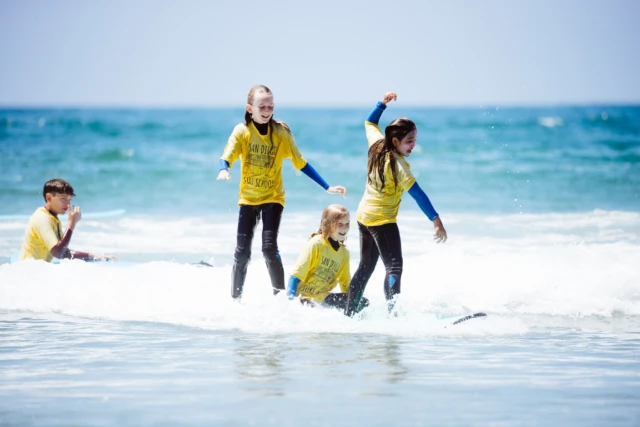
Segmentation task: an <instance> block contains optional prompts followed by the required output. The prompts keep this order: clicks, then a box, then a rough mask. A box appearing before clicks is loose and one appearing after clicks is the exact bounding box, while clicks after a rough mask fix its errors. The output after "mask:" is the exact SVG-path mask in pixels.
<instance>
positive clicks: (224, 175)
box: [217, 169, 231, 181]
mask: <svg viewBox="0 0 640 427" xmlns="http://www.w3.org/2000/svg"><path fill="white" fill-rule="evenodd" d="M222 179H226V180H227V181H231V175H230V174H229V171H228V170H226V169H220V172H219V173H218V178H217V180H218V181H220V180H222Z"/></svg>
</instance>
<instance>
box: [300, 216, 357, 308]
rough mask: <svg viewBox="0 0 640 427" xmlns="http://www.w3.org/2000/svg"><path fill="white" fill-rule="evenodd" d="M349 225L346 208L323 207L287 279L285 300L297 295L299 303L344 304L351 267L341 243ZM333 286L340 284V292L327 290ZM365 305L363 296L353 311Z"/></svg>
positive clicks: (345, 236) (341, 305) (334, 305)
mask: <svg viewBox="0 0 640 427" xmlns="http://www.w3.org/2000/svg"><path fill="white" fill-rule="evenodd" d="M349 225H350V224H349V211H348V210H347V208H345V207H344V206H340V205H329V206H327V207H326V208H325V209H324V211H323V212H322V219H321V220H320V227H319V229H318V231H317V232H316V233H313V234H312V235H311V238H310V239H309V240H308V241H307V243H306V244H305V246H304V248H303V250H302V253H301V254H300V256H299V257H298V262H297V263H296V266H295V267H294V269H293V272H292V273H291V277H290V278H289V284H288V286H287V296H288V297H289V299H293V298H295V297H296V296H298V297H300V300H301V301H302V302H303V303H309V304H312V305H315V304H320V305H323V306H328V307H336V308H340V309H344V308H345V307H346V303H347V292H348V291H349V283H350V281H351V269H350V265H349V262H350V259H349V251H348V250H347V248H346V247H345V245H344V242H345V240H346V238H347V233H348V232H349ZM336 285H340V291H341V292H339V293H331V290H333V288H335V287H336ZM367 305H368V301H367V300H366V298H363V299H362V301H361V303H360V304H359V306H358V310H357V311H359V310H361V309H362V308H364V307H366V306H367Z"/></svg>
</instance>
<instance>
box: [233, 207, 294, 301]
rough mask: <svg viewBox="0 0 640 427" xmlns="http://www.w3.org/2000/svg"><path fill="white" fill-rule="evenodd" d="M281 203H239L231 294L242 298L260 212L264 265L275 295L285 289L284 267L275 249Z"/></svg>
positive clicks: (280, 216)
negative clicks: (251, 204)
mask: <svg viewBox="0 0 640 427" xmlns="http://www.w3.org/2000/svg"><path fill="white" fill-rule="evenodd" d="M283 209H284V208H283V206H282V205H281V204H279V203H265V204H263V205H257V206H250V205H241V206H240V214H239V216H238V235H237V245H236V251H235V254H234V263H233V270H232V279H231V280H232V283H231V297H232V298H240V297H242V290H243V288H244V282H245V278H246V277H247V266H248V265H249V261H250V260H251V243H252V242H253V233H254V231H255V228H256V225H257V223H258V221H259V219H260V216H261V215H262V254H263V256H264V259H265V262H266V264H267V270H268V271H269V277H270V278H271V286H273V293H274V295H275V294H277V293H278V292H279V291H280V290H283V289H284V268H283V266H282V260H281V259H280V253H279V252H278V231H279V229H280V219H281V218H282V211H283Z"/></svg>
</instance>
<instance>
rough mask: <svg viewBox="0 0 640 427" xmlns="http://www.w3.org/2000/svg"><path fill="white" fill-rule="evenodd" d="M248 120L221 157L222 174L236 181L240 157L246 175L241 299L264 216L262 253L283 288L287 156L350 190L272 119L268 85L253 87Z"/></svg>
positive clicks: (236, 286)
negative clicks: (313, 161) (282, 228)
mask: <svg viewBox="0 0 640 427" xmlns="http://www.w3.org/2000/svg"><path fill="white" fill-rule="evenodd" d="M245 108H246V112H245V115H244V119H245V122H244V123H241V124H239V125H237V126H236V127H235V128H234V129H233V132H232V133H231V136H230V137H229V140H228V142H227V145H226V147H225V148H224V152H223V154H222V157H221V158H220V162H219V169H220V172H219V173H218V179H219V180H221V179H224V180H227V181H230V180H231V175H229V171H228V168H230V167H231V165H232V164H233V162H235V161H236V160H237V159H240V162H241V164H242V176H241V177H240V193H239V199H240V200H239V201H238V205H239V206H240V214H239V217H238V236H237V246H236V250H235V254H234V263H233V271H232V284H231V296H232V297H233V298H240V297H241V296H242V290H243V288H244V281H245V278H246V275H247V266H248V264H249V260H250V258H251V243H252V241H253V232H254V230H255V228H256V224H257V223H258V221H259V219H260V217H261V216H262V224H263V225H262V254H263V256H264V259H265V261H266V263H267V270H268V271H269V277H270V278H271V286H272V287H273V292H274V294H276V293H278V292H279V291H280V290H283V289H284V269H283V267H282V260H281V259H280V254H279V252H278V240H277V239H278V230H279V228H280V219H281V217H282V211H283V209H284V202H285V196H284V186H283V183H282V161H283V160H284V159H286V158H290V159H291V162H292V163H293V167H294V168H295V169H297V170H301V171H302V172H304V173H305V174H306V175H307V176H308V177H309V178H311V179H312V180H313V181H315V182H316V183H317V184H318V185H320V186H321V187H322V188H323V189H325V190H326V191H327V192H329V193H333V194H342V195H346V194H347V191H346V189H345V188H344V187H340V186H336V187H331V186H329V184H327V183H326V182H325V180H324V179H322V177H321V176H320V175H319V174H318V173H317V172H316V171H315V169H314V168H313V167H312V166H311V165H310V164H309V163H308V162H307V161H306V160H305V159H304V157H302V153H300V150H298V146H297V145H296V142H295V140H294V139H293V136H292V135H291V131H290V130H289V126H287V125H286V124H285V123H284V122H281V121H277V120H274V118H273V110H274V104H273V94H272V93H271V90H269V88H268V87H266V86H262V85H258V86H254V87H252V88H251V90H250V91H249V95H248V97H247V105H246V107H245Z"/></svg>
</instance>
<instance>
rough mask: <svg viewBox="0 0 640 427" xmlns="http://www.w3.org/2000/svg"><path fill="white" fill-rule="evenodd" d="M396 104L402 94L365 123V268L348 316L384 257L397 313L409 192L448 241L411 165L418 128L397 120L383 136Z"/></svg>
mask: <svg viewBox="0 0 640 427" xmlns="http://www.w3.org/2000/svg"><path fill="white" fill-rule="evenodd" d="M392 100H397V95H396V94H395V93H394V92H387V93H385V94H384V97H383V99H382V101H381V102H378V104H377V105H376V107H375V108H374V109H373V111H371V113H370V114H369V117H368V118H367V120H366V121H365V123H364V127H365V131H366V135H367V142H368V144H369V161H368V166H367V167H368V177H367V185H366V187H365V190H364V196H363V197H362V200H361V201H360V205H359V206H358V212H357V216H356V220H357V222H358V229H359V230H360V264H359V265H358V269H357V270H356V273H355V274H354V276H353V278H352V279H351V284H350V286H349V295H348V299H347V306H346V308H345V314H346V315H347V316H353V315H354V313H356V312H357V310H356V308H358V307H359V303H360V300H361V299H362V295H363V294H364V289H365V287H366V286H367V282H368V281H369V278H370V277H371V274H372V273H373V270H374V269H375V267H376V263H377V262H378V258H379V257H382V262H383V263H384V267H385V270H386V275H385V278H384V295H385V298H386V299H387V301H388V304H389V310H391V309H392V308H393V304H394V299H393V298H394V296H395V295H397V294H399V293H400V279H401V276H402V246H401V242H400V231H399V230H398V224H397V223H396V217H397V216H398V209H399V207H400V200H401V198H402V194H403V193H404V192H405V191H408V192H409V194H410V195H411V196H412V197H413V198H414V199H415V200H416V202H418V205H419V206H420V209H421V210H422V211H423V212H424V213H425V215H427V217H428V218H429V219H430V220H431V221H433V226H434V228H435V234H434V240H436V242H437V243H440V242H445V241H446V240H447V232H446V230H445V228H444V225H442V221H441V220H440V217H439V216H438V213H437V212H436V211H435V209H434V208H433V205H432V204H431V201H430V200H429V198H428V197H427V195H426V194H425V193H424V191H422V189H421V188H420V186H419V185H418V183H417V182H416V179H415V177H414V176H413V174H412V173H411V167H410V166H409V162H407V160H406V158H407V157H409V156H410V155H411V152H412V151H413V149H414V147H415V145H416V140H417V137H418V130H417V128H416V125H415V123H413V122H412V121H411V120H409V119H407V118H404V117H403V118H400V119H396V120H394V121H392V122H391V123H390V124H389V125H388V126H387V127H386V128H385V130H384V135H383V134H382V132H380V128H379V127H378V122H379V121H380V117H381V116H382V113H383V112H384V110H385V109H386V108H387V104H388V103H389V102H391V101H392Z"/></svg>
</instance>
